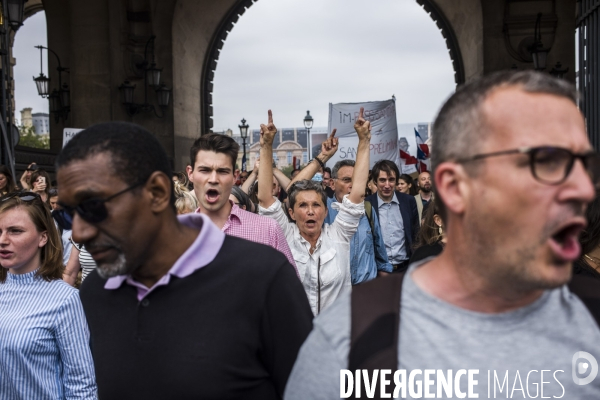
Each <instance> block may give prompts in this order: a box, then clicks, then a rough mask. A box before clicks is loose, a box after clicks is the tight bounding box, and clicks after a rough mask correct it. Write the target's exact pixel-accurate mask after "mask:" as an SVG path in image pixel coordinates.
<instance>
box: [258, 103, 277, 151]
mask: <svg viewBox="0 0 600 400" xmlns="http://www.w3.org/2000/svg"><path fill="white" fill-rule="evenodd" d="M276 134H277V128H276V127H275V124H273V113H272V112H271V110H269V123H268V124H267V125H265V124H260V145H261V147H262V146H263V145H268V146H272V145H273V140H274V139H275V135H276Z"/></svg>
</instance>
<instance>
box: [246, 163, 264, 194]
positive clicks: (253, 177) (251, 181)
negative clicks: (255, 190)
mask: <svg viewBox="0 0 600 400" xmlns="http://www.w3.org/2000/svg"><path fill="white" fill-rule="evenodd" d="M259 165H260V159H258V160H256V162H255V163H254V169H253V170H252V173H251V174H250V175H248V179H246V182H244V184H243V185H242V191H243V192H244V193H246V194H250V188H251V187H252V185H253V184H254V182H256V179H257V178H258V167H259Z"/></svg>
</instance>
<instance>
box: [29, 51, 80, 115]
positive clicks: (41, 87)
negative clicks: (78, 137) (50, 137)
mask: <svg viewBox="0 0 600 400" xmlns="http://www.w3.org/2000/svg"><path fill="white" fill-rule="evenodd" d="M35 48H36V49H40V70H41V71H40V76H38V77H37V78H35V77H34V78H33V81H34V82H35V86H36V87H37V90H38V94H39V95H40V96H41V97H42V98H44V99H49V100H50V113H51V114H54V120H55V121H56V123H58V121H59V120H61V119H62V120H63V121H66V119H67V118H68V116H69V111H70V110H71V91H70V90H69V85H67V84H66V83H63V82H62V73H63V72H67V73H68V72H69V68H65V67H63V66H62V64H61V63H60V57H58V54H56V52H55V51H53V50H52V49H49V48H48V47H45V46H35ZM43 50H47V51H48V52H49V53H52V54H54V56H55V57H56V60H57V61H58V67H57V68H56V70H57V71H58V89H54V90H52V91H50V78H48V77H47V76H46V75H44V73H43V63H42V60H43V58H42V51H43Z"/></svg>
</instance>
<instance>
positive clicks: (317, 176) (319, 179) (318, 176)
mask: <svg viewBox="0 0 600 400" xmlns="http://www.w3.org/2000/svg"><path fill="white" fill-rule="evenodd" d="M312 180H313V181H315V182H323V174H322V173H320V172H317V173H316V174H315V176H313V178H312Z"/></svg>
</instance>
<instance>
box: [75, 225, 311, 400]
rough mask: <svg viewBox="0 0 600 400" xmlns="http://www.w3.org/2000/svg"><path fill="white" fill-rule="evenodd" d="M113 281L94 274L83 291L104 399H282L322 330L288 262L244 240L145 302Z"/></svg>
mask: <svg viewBox="0 0 600 400" xmlns="http://www.w3.org/2000/svg"><path fill="white" fill-rule="evenodd" d="M105 282H106V281H105V280H103V279H101V278H100V277H99V276H98V274H97V273H96V272H95V271H94V272H93V273H92V274H90V275H89V276H88V278H87V279H86V280H85V283H84V285H83V287H82V289H81V300H82V303H83V307H84V310H85V314H86V317H87V320H88V323H89V327H90V332H91V346H92V353H93V356H94V366H95V368H96V378H97V383H98V394H99V398H100V399H101V400H106V399H108V400H113V399H127V400H129V399H177V400H184V399H206V400H208V399H261V400H269V399H279V398H281V397H283V391H284V389H285V384H286V382H287V379H288V376H289V374H290V372H291V369H292V366H293V364H294V361H295V359H296V356H297V353H298V350H299V349H300V346H301V345H302V343H303V342H304V340H305V339H306V337H307V336H308V334H309V332H310V330H311V328H312V317H313V316H312V312H311V310H310V307H309V304H308V301H307V299H306V294H305V293H304V289H303V287H302V284H301V283H300V281H299V280H298V277H297V276H296V274H295V271H294V268H293V267H292V266H291V265H290V264H289V263H288V261H287V259H286V258H285V256H284V255H283V254H281V253H280V252H278V251H276V250H274V249H272V248H270V247H268V246H264V245H261V244H257V243H253V242H249V241H246V240H243V239H239V238H236V237H231V236H226V238H225V242H224V243H223V246H222V248H221V250H220V251H219V253H218V255H217V257H216V258H215V259H214V260H213V261H212V262H211V263H210V264H208V265H206V266H205V267H203V268H201V269H199V270H197V271H196V272H194V273H193V274H192V275H190V276H188V277H185V278H182V279H179V278H177V277H174V276H171V280H170V282H169V284H168V285H166V286H160V287H157V288H156V289H155V290H153V291H152V292H151V293H150V294H148V295H147V296H146V297H145V298H144V299H143V300H142V302H138V300H137V291H136V289H135V288H134V287H132V286H130V285H129V284H127V283H126V282H123V284H122V285H121V287H120V288H119V289H116V290H107V289H104V284H105Z"/></svg>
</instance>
